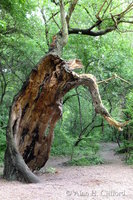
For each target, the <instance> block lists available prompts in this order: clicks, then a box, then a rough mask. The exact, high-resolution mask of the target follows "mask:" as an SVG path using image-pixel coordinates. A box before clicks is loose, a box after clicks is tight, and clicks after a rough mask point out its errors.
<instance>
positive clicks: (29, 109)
mask: <svg viewBox="0 0 133 200" xmlns="http://www.w3.org/2000/svg"><path fill="white" fill-rule="evenodd" d="M53 3H54V4H55V5H56V6H57V8H58V7H59V8H60V10H57V12H56V13H54V14H53V13H52V19H53V20H54V21H55V18H54V16H55V15H58V14H60V19H61V28H60V25H58V23H57V22H56V21H55V22H56V24H57V27H58V31H57V34H56V35H54V36H53V39H52V43H50V42H49V38H48V32H49V30H48V24H47V22H48V20H47V19H46V16H45V12H46V10H45V9H44V7H43V6H42V5H39V6H41V14H42V16H43V19H44V22H45V36H46V40H47V44H48V46H49V51H48V53H47V54H46V56H45V57H43V58H42V59H41V60H40V62H39V63H38V64H37V67H36V68H34V69H33V70H32V71H31V73H30V76H29V78H28V79H27V81H26V82H25V83H24V84H23V87H22V89H21V91H20V92H19V93H18V95H17V96H16V97H15V98H14V101H13V104H12V107H11V110H10V117H9V122H8V128H7V149H6V153H5V167H4V177H5V178H6V179H9V180H16V179H17V180H21V181H26V182H38V181H39V180H38V178H37V177H36V176H35V175H34V174H33V173H32V172H31V171H34V170H38V169H40V168H41V167H43V166H44V165H45V163H46V162H47V160H48V157H49V153H50V148H51V142H52V138H53V130H54V127H55V124H56V122H57V121H58V120H59V119H60V117H61V115H62V98H63V96H64V95H65V94H66V93H67V92H68V91H70V90H71V89H73V88H75V87H77V86H79V85H84V86H86V87H87V88H88V90H89V91H90V93H91V96H92V101H93V106H94V108H95V111H96V113H99V114H101V115H102V116H103V117H104V118H105V120H107V122H108V123H109V124H110V125H113V126H115V127H116V128H118V129H119V130H121V128H122V127H123V126H125V125H126V123H118V122H117V121H115V120H114V119H113V118H112V117H111V116H110V114H109V112H108V111H107V110H106V108H105V107H104V106H103V103H102V101H101V97H100V94H99V90H98V85H97V83H96V79H95V77H94V76H93V75H91V74H77V73H75V72H73V70H74V69H77V68H81V67H82V64H81V62H80V61H79V60H77V59H74V60H70V61H65V60H63V59H61V55H62V51H63V48H64V47H65V46H66V44H67V42H68V36H69V35H70V34H80V35H87V36H93V37H96V36H102V35H105V34H107V33H109V32H112V31H114V30H119V28H123V26H122V25H123V24H131V23H132V21H130V19H129V18H130V12H131V11H132V7H133V3H130V2H129V3H128V4H127V3H125V4H124V6H122V8H121V9H120V10H119V13H118V11H117V9H118V8H119V5H118V4H114V5H113V1H104V2H99V3H98V5H95V4H94V3H93V2H92V5H93V7H94V10H92V13H93V12H94V13H95V14H96V15H95V16H96V17H94V16H93V15H91V16H93V19H92V23H90V26H89V28H88V27H87V28H82V26H83V27H84V26H85V27H86V25H87V24H88V22H87V21H86V22H85V23H84V24H80V26H81V28H72V27H71V26H72V25H71V23H70V22H71V21H72V22H73V25H76V24H77V22H76V23H75V19H74V17H73V18H72V13H73V12H74V10H75V7H76V5H79V6H80V7H81V8H84V10H85V11H86V12H87V13H88V14H89V12H88V10H87V6H86V4H85V3H82V2H79V4H78V0H74V1H72V2H71V3H68V2H63V1H62V0H60V1H59V2H58V1H53ZM47 5H49V4H47ZM65 5H66V6H68V12H67V15H65ZM114 10H115V11H114ZM81 11H82V9H81ZM92 13H91V14H92ZM25 14H26V11H25ZM127 14H129V16H128V20H127V19H126V17H127ZM76 15H78V14H77V13H76V12H75V16H76ZM73 16H74V15H73ZM2 23H3V22H2ZM125 27H128V26H127V25H125ZM129 31H130V30H129ZM4 33H5V30H4V31H3V34H4ZM3 80H4V77H3Z"/></svg>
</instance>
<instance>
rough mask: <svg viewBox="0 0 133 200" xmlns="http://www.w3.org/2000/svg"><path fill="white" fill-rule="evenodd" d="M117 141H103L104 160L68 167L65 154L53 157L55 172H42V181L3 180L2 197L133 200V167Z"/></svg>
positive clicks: (51, 164)
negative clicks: (119, 152)
mask: <svg viewBox="0 0 133 200" xmlns="http://www.w3.org/2000/svg"><path fill="white" fill-rule="evenodd" d="M115 147H116V144H112V143H106V144H102V146H101V150H100V156H102V158H103V159H104V160H105V164H103V165H99V166H89V167H70V166H69V167H68V166H64V165H63V162H65V161H67V159H66V158H51V159H50V160H49V162H48V163H47V167H55V168H56V173H47V174H43V175H42V174H40V175H39V176H40V179H41V181H42V182H41V183H39V184H29V185H26V184H22V183H19V182H7V181H5V180H0V200H9V199H10V200H82V199H83V200H104V199H105V200H133V168H132V167H129V166H127V165H125V164H124V163H123V162H122V161H121V160H120V158H119V156H117V155H114V149H115Z"/></svg>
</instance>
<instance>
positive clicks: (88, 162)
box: [68, 155, 104, 166]
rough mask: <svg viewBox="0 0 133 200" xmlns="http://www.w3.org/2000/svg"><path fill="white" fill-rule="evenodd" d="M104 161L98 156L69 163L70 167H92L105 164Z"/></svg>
mask: <svg viewBox="0 0 133 200" xmlns="http://www.w3.org/2000/svg"><path fill="white" fill-rule="evenodd" d="M103 163H104V162H103V160H102V159H101V158H99V157H97V156H94V155H93V156H91V155H90V156H89V157H83V158H79V159H73V160H72V161H69V162H68V165H74V166H90V165H98V164H103Z"/></svg>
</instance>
